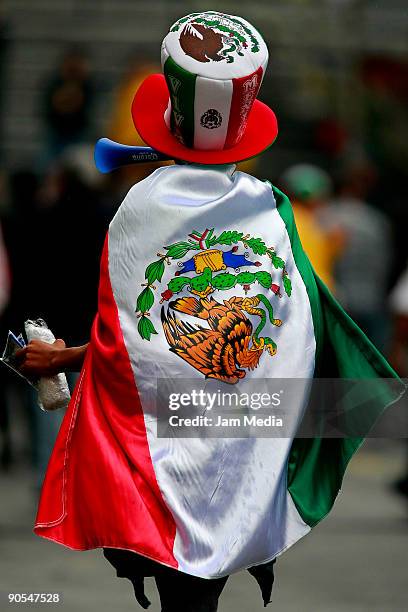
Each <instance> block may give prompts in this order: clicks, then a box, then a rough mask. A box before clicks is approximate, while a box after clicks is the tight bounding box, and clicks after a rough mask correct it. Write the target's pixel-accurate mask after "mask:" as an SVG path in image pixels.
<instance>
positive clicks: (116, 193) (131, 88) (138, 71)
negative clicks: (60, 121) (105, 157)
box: [100, 53, 173, 227]
mask: <svg viewBox="0 0 408 612" xmlns="http://www.w3.org/2000/svg"><path fill="white" fill-rule="evenodd" d="M125 63H126V65H127V67H126V69H125V71H124V73H123V75H122V76H121V78H120V80H119V83H118V84H117V86H116V87H115V90H114V93H113V100H112V110H111V111H110V112H109V113H108V116H107V129H106V133H107V135H108V138H110V139H111V140H114V141H116V142H120V143H123V144H127V145H134V146H145V145H146V143H145V142H144V141H143V140H142V139H141V138H140V136H139V134H138V133H137V131H136V130H135V126H134V123H133V119H132V113H131V108H132V103H133V98H134V97H135V92H136V91H137V90H138V89H139V87H140V85H141V84H142V82H143V81H144V79H145V78H146V77H147V76H148V75H149V74H153V73H155V72H159V71H160V65H157V64H155V63H153V62H151V61H149V60H147V59H145V58H143V57H140V55H139V54H137V53H133V54H132V55H131V56H130V58H127V61H126V62H125ZM170 163H173V162H167V163H165V162H161V163H157V164H154V163H151V162H149V163H146V164H135V165H129V166H122V167H121V168H117V169H116V170H115V172H112V173H110V174H107V175H105V177H104V181H105V184H104V188H103V190H102V191H101V200H100V213H101V215H103V216H104V218H105V225H106V227H107V226H108V225H109V222H110V221H111V219H112V217H113V216H114V214H115V213H116V210H117V207H118V206H117V204H116V203H117V202H119V201H121V200H122V199H123V198H124V197H125V195H126V193H127V191H128V190H129V189H130V187H131V186H132V185H134V184H135V183H138V182H139V181H141V180H143V179H144V178H146V177H147V176H149V174H151V172H152V171H153V170H154V169H155V168H159V167H160V166H163V165H168V164H170Z"/></svg>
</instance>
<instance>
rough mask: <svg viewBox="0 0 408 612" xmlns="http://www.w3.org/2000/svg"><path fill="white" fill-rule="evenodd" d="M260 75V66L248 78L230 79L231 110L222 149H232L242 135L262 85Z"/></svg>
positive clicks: (261, 73)
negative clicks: (231, 85) (231, 86)
mask: <svg viewBox="0 0 408 612" xmlns="http://www.w3.org/2000/svg"><path fill="white" fill-rule="evenodd" d="M262 75H263V70H262V66H259V68H258V70H255V72H252V74H249V75H248V76H245V77H241V78H239V79H232V83H233V90H232V100H231V110H230V118H229V123H228V132H227V137H226V139H225V144H224V149H229V148H230V147H234V146H235V145H236V144H238V142H239V141H240V140H241V138H242V136H243V135H244V132H245V128H246V125H247V121H248V115H249V111H250V110H251V108H252V105H253V103H254V101H255V99H256V96H257V95H258V91H259V88H260V86H261V83H262Z"/></svg>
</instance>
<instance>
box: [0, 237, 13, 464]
mask: <svg viewBox="0 0 408 612" xmlns="http://www.w3.org/2000/svg"><path fill="white" fill-rule="evenodd" d="M9 297H10V270H9V263H8V256H7V252H6V247H5V245H4V241H3V233H2V229H1V225H0V332H1V338H2V339H3V337H4V338H5V334H6V330H5V326H4V323H3V314H4V311H5V309H6V306H7V303H8V301H9ZM4 370H5V368H3V367H2V368H0V435H1V441H0V444H1V446H0V468H1V469H8V468H9V467H10V463H11V440H10V428H9V419H8V411H7V397H6V372H5V371H4Z"/></svg>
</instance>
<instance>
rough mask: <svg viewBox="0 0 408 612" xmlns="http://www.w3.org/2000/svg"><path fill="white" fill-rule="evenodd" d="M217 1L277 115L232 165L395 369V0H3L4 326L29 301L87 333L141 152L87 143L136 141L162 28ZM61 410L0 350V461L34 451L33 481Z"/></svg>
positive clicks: (0, 207)
mask: <svg viewBox="0 0 408 612" xmlns="http://www.w3.org/2000/svg"><path fill="white" fill-rule="evenodd" d="M214 8H216V10H219V11H224V12H227V13H232V14H234V13H239V14H240V15H241V16H243V17H245V18H247V19H248V20H249V21H251V22H253V23H254V24H255V25H256V26H258V27H259V29H260V30H261V32H262V34H263V36H264V38H265V39H266V41H267V43H268V46H269V50H270V63H269V67H268V71H267V73H266V76H265V80H264V83H263V86H262V90H261V95H260V98H261V99H262V100H263V101H265V102H266V103H268V104H269V105H270V106H271V107H272V108H273V109H274V110H275V112H276V115H277V117H278V121H279V127H280V132H279V136H278V139H277V141H276V143H275V144H274V146H273V147H272V148H271V149H270V150H269V151H268V152H267V153H265V154H263V155H262V156H261V157H260V158H259V159H257V160H254V161H252V162H250V163H247V164H244V165H243V168H242V169H244V170H247V171H248V172H250V173H252V174H254V175H256V176H258V177H259V178H262V179H269V180H270V181H272V182H273V183H274V184H276V185H278V186H279V187H281V188H282V189H283V190H284V191H286V192H287V193H288V195H290V196H291V198H292V201H293V204H294V208H295V215H296V220H297V224H298V229H299V232H300V234H301V238H302V241H303V243H304V246H305V249H306V251H307V252H308V254H309V256H310V258H311V260H312V263H313V264H314V266H315V268H316V270H317V272H318V273H319V274H320V275H321V277H322V278H323V279H324V280H325V281H326V282H327V284H328V285H329V286H330V287H331V289H332V291H333V292H334V293H335V295H336V296H337V297H338V298H339V300H340V301H341V302H342V304H344V306H345V307H346V309H347V310H348V311H349V313H350V314H351V316H353V317H354V318H355V319H356V321H357V322H358V323H359V324H360V325H361V327H362V328H363V329H364V330H365V331H366V332H367V334H368V335H369V336H370V338H372V339H373V341H374V342H375V343H376V344H377V345H378V346H379V348H380V349H381V350H382V351H383V352H384V353H385V354H386V355H387V356H388V357H389V358H390V360H391V361H392V363H393V364H394V365H395V367H396V368H397V369H398V371H399V373H400V374H401V375H402V376H407V375H408V360H407V355H406V346H407V344H408V272H407V271H406V266H407V261H408V240H407V226H408V195H407V178H408V176H407V175H408V111H407V108H408V107H407V103H408V54H407V42H408V12H407V7H406V2H405V1H404V0H285V2H281V1H279V2H278V1H277V0H254V1H253V2H248V3H245V4H241V5H239V6H238V5H237V3H236V2H232V1H229V0H218V1H217V3H216V7H215V6H214V3H209V2H206V1H205V0H200V1H195V0H190V1H187V0H184V1H183V0H176V1H171V2H170V1H168V2H167V1H165V0H155V2H148V1H147V0H36V1H35V2H33V1H31V0H9V1H7V0H3V1H1V0H0V231H1V233H0V339H3V340H5V337H6V333H7V330H8V329H12V330H13V331H15V332H16V333H19V332H20V331H22V328H23V323H24V320H25V319H27V318H35V317H39V316H41V317H43V318H44V319H45V320H46V321H47V322H48V324H49V326H50V327H51V328H52V329H53V331H54V333H55V335H56V336H57V337H61V338H63V339H64V340H65V341H66V342H67V344H70V345H77V344H82V343H84V342H86V341H87V339H88V335H89V330H90V326H91V323H92V320H93V317H94V314H95V309H96V297H97V283H98V267H99V257H100V252H101V247H102V244H103V240H104V236H105V232H106V230H107V227H108V224H109V221H110V219H111V218H112V216H113V215H114V213H115V211H116V209H117V207H118V206H119V204H120V202H121V200H122V198H123V196H124V194H125V193H126V192H127V190H128V188H129V186H130V185H131V184H132V183H134V182H135V181H137V180H140V179H142V178H143V177H144V176H145V175H146V174H148V173H150V172H151V171H152V170H153V169H154V166H153V165H151V164H150V165H142V166H137V167H136V166H134V167H127V168H123V169H121V170H118V171H115V172H114V173H112V174H111V175H101V174H99V173H98V172H97V170H96V169H95V167H94V163H93V146H94V143H95V141H96V140H97V139H98V138H100V137H102V136H108V137H110V138H112V139H114V140H117V141H119V142H122V143H125V144H141V141H140V139H139V137H138V135H137V134H136V132H135V130H134V127H133V124H132V120H131V115H130V104H131V101H132V98H133V95H134V92H135V90H136V89H137V87H138V85H139V84H140V82H141V80H142V79H143V78H144V76H146V75H147V74H149V73H151V72H155V71H159V70H160V66H159V61H160V42H161V40H162V38H163V37H164V36H165V34H166V32H167V30H168V27H169V25H170V24H171V23H172V22H173V21H174V20H176V19H177V18H179V17H180V16H182V15H184V14H187V13H190V12H193V11H195V10H206V9H214ZM16 415H17V417H18V419H19V423H20V425H21V426H20V427H19V428H18V429H16V428H15V425H13V423H14V422H15V418H16ZM60 418H61V416H60V415H45V416H44V415H43V414H42V413H41V412H40V411H39V410H38V408H37V406H36V405H35V398H34V396H33V395H32V393H31V392H30V391H29V390H28V389H26V388H25V387H24V385H22V384H21V383H20V381H18V380H16V379H15V378H13V377H12V376H10V375H9V373H8V372H7V371H6V369H5V368H1V369H0V468H1V470H4V471H8V470H12V469H13V468H14V467H15V466H16V465H17V466H18V465H21V464H23V465H31V466H32V467H33V468H34V469H35V478H34V480H33V482H34V483H35V486H39V485H40V483H41V478H42V474H43V471H44V468H45V465H46V462H47V459H48V454H49V451H50V448H51V447H52V443H53V439H54V437H55V434H56V432H57V430H58V426H59V422H60ZM401 476H402V478H401V481H400V482H399V483H398V485H397V486H398V487H399V490H400V491H401V492H404V491H405V493H406V492H407V481H406V479H405V481H404V474H402V475H401ZM404 487H405V488H404Z"/></svg>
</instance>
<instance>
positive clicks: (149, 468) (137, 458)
mask: <svg viewBox="0 0 408 612" xmlns="http://www.w3.org/2000/svg"><path fill="white" fill-rule="evenodd" d="M135 325H136V321H135ZM34 531H35V533H36V534H37V535H40V536H43V537H45V538H49V539H51V540H55V541H57V542H59V543H61V544H64V545H66V546H69V547H70V548H74V549H79V550H86V549H90V548H98V547H102V546H104V547H112V548H123V549H129V550H133V551H135V552H138V553H140V554H142V555H145V556H147V557H150V558H152V559H154V560H156V561H159V562H160V563H163V564H166V565H169V566H171V567H175V568H177V567H178V564H177V561H176V559H175V558H174V555H173V545H174V538H175V533H176V526H175V522H174V519H173V516H172V515H171V513H170V511H169V509H168V508H167V506H166V504H165V502H164V500H163V497H162V495H161V492H160V489H159V487H158V484H157V481H156V477H155V473H154V469H153V464H152V460H151V457H150V452H149V446H148V441H147V437H146V429H145V423H144V418H143V412H142V409H141V405H140V400H139V397H138V393H137V388H136V385H135V380H134V376H133V371H132V369H131V365H130V361H129V356H128V353H127V350H126V347H125V344H124V340H123V335H122V330H121V328H120V323H119V318H118V312H117V307H116V303H115V300H114V297H113V294H112V289H111V284H110V279H109V268H108V239H107V240H106V242H105V247H104V251H103V255H102V262H101V277H100V285H99V301H98V314H97V315H96V318H95V321H94V324H93V327H92V334H91V343H90V346H89V348H88V351H87V355H86V359H85V363H84V367H83V369H82V372H81V376H80V379H79V381H78V384H77V386H76V389H75V392H74V395H73V397H72V400H71V402H70V405H69V407H68V410H67V412H66V414H65V417H64V420H63V423H62V426H61V429H60V432H59V435H58V438H57V441H56V444H55V447H54V450H53V453H52V456H51V460H50V463H49V466H48V469H47V474H46V477H45V481H44V485H43V489H42V492H41V499H40V504H39V508H38V514H37V520H36V524H35V528H34Z"/></svg>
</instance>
